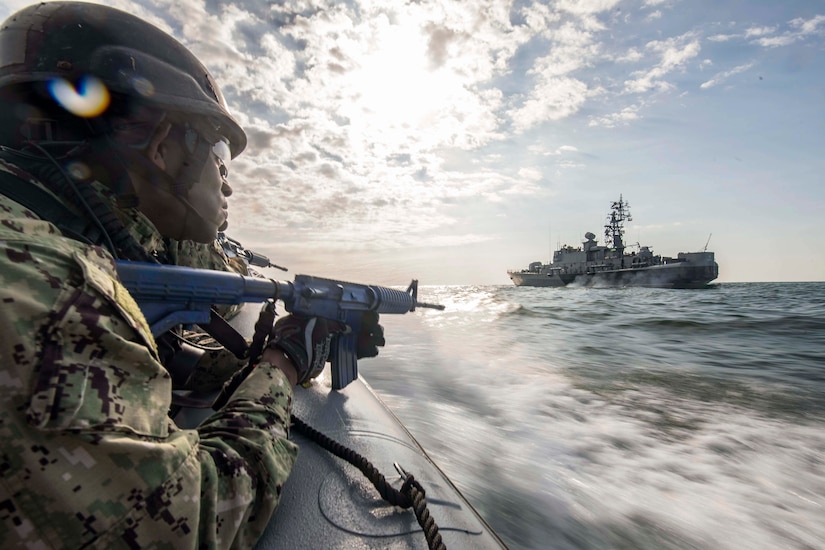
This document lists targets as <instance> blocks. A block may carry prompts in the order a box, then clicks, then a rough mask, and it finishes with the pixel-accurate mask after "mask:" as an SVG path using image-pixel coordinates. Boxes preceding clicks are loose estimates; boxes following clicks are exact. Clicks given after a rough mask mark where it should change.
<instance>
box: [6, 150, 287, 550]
mask: <svg viewBox="0 0 825 550" xmlns="http://www.w3.org/2000/svg"><path fill="white" fill-rule="evenodd" d="M0 170H7V171H10V170H11V168H10V167H9V166H8V165H7V164H5V163H4V162H3V161H0ZM135 220H136V221H135V224H136V227H137V228H138V230H139V231H144V230H146V229H147V228H151V226H146V225H142V224H141V222H142V221H143V220H140V218H139V217H136V218H135ZM146 223H148V222H146ZM146 236H147V237H151V238H152V239H154V240H157V239H156V234H155V236H154V237H153V236H152V233H151V231H148V232H146ZM0 302H2V308H0V541H2V546H3V548H24V547H25V548H79V547H93V548H106V549H109V548H175V549H177V548H223V547H236V548H241V547H250V546H252V545H253V544H254V542H255V541H256V540H257V538H258V537H259V535H260V533H261V532H262V530H263V529H264V527H265V526H266V524H267V522H268V521H269V518H270V516H271V514H272V512H273V511H274V509H275V507H276V506H277V503H278V499H279V496H280V492H281V487H282V485H283V483H284V482H285V481H286V478H287V476H288V474H289V471H290V469H291V467H292V465H293V463H294V461H295V458H296V454H297V449H296V447H295V445H293V444H292V443H291V442H289V441H288V440H287V438H286V436H287V429H288V428H287V427H288V422H289V409H290V406H291V399H292V393H291V389H290V386H289V383H288V382H287V381H286V378H285V377H284V375H283V374H282V373H281V371H280V370H278V369H277V368H275V367H273V366H272V365H269V364H268V363H262V364H260V365H259V366H258V368H256V369H254V370H253V371H252V373H251V374H250V375H249V376H248V378H247V379H246V380H245V381H244V382H242V383H241V384H240V386H239V389H238V390H237V391H236V392H235V393H234V394H233V396H232V398H231V400H230V401H229V403H228V404H227V405H226V406H225V407H224V408H223V409H222V410H221V411H219V412H217V413H216V414H214V415H213V416H211V417H210V418H208V419H207V420H206V421H205V422H204V423H202V424H201V425H200V426H199V427H198V428H197V430H184V429H180V428H179V427H177V426H176V425H175V424H174V423H173V422H172V421H171V420H170V419H169V418H168V417H167V415H166V412H167V410H168V409H169V406H170V400H171V380H170V377H169V375H168V373H167V371H166V370H165V369H164V368H163V366H162V365H161V364H160V363H159V362H158V355H157V350H156V348H155V342H154V340H153V339H152V337H151V334H150V332H149V329H148V327H147V325H146V322H145V320H144V319H143V316H142V315H141V314H140V313H139V310H138V309H137V305H136V304H135V302H134V301H133V300H132V298H131V296H130V295H129V293H128V292H127V291H126V290H125V289H124V288H123V287H122V286H121V285H120V283H119V282H118V281H117V279H116V276H115V270H114V264H113V262H112V258H111V257H110V256H109V255H108V253H106V252H105V251H103V250H102V249H100V248H98V247H93V246H87V245H84V244H81V243H79V242H77V241H73V240H70V239H66V238H64V237H62V236H61V235H60V234H59V232H58V231H57V229H56V228H55V227H54V226H53V225H52V224H50V223H47V222H44V221H41V220H39V219H37V216H35V215H34V214H33V213H32V212H30V211H28V210H26V209H25V208H23V207H22V206H20V205H19V204H17V203H15V202H13V201H11V200H10V199H7V198H5V197H3V196H2V195H0Z"/></svg>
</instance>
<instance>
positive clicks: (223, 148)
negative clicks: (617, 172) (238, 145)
mask: <svg viewBox="0 0 825 550" xmlns="http://www.w3.org/2000/svg"><path fill="white" fill-rule="evenodd" d="M212 152H213V153H215V156H216V157H218V158H219V159H221V162H223V163H224V164H229V161H230V160H231V159H232V152H231V151H230V150H229V143H227V142H226V141H225V140H224V139H223V138H221V139H219V140H218V141H217V142H215V144H214V145H213V146H212Z"/></svg>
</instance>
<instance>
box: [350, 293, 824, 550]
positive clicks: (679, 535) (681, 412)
mask: <svg viewBox="0 0 825 550" xmlns="http://www.w3.org/2000/svg"><path fill="white" fill-rule="evenodd" d="M419 292H420V299H422V300H424V301H428V302H437V303H441V304H443V305H445V306H446V309H445V310H444V311H437V310H418V311H416V312H414V313H411V314H408V315H385V316H382V318H381V323H382V325H383V326H384V328H385V335H386V338H387V345H386V346H385V347H384V348H382V350H381V353H380V355H379V356H378V357H377V358H375V359H369V360H364V361H361V365H360V369H361V373H362V374H363V376H364V378H365V380H366V381H367V382H368V383H369V384H370V385H371V386H372V387H373V389H374V390H375V391H376V392H377V393H378V394H379V395H380V396H381V398H382V399H383V400H384V401H385V402H386V403H387V405H388V406H389V407H390V408H391V409H392V410H393V411H394V412H395V414H396V415H397V416H398V417H399V418H400V419H401V420H402V421H403V422H404V423H405V424H406V425H407V427H408V429H409V430H410V431H411V432H412V433H413V435H414V436H415V437H416V439H418V441H419V442H420V443H421V445H422V446H423V447H424V448H425V449H426V450H427V452H428V453H429V454H430V456H431V457H432V458H433V459H434V460H435V462H436V463H437V464H438V465H439V466H440V467H441V468H442V469H443V470H444V471H445V472H446V473H447V474H448V475H449V476H450V478H451V479H452V480H453V482H454V483H455V484H456V485H457V486H458V487H459V489H461V491H462V492H463V493H464V495H465V496H466V497H467V498H468V500H469V501H470V502H471V503H472V504H473V506H474V507H475V508H476V509H477V510H478V511H479V513H480V514H481V515H482V516H483V517H484V518H485V519H486V520H487V522H488V523H489V524H490V525H491V526H492V527H493V529H494V530H495V531H496V532H497V533H498V534H499V536H500V537H501V538H502V539H503V540H504V541H505V542H506V543H507V544H508V546H509V547H510V548H513V549H521V548H524V549H542V550H545V549H651V550H652V549H656V550H662V549H713V550H726V549H731V550H732V549H737V550H738V549H745V548H747V549H750V550H754V549H771V550H773V549H776V548H782V549H825V283H721V284H717V285H714V286H712V287H710V288H707V289H702V290H667V289H645V288H621V289H609V288H569V287H568V288H555V289H553V288H526V287H515V286H444V287H438V286H429V287H422V288H421V289H420V291H419ZM413 473H414V472H413ZM435 520H436V522H437V521H438V518H435Z"/></svg>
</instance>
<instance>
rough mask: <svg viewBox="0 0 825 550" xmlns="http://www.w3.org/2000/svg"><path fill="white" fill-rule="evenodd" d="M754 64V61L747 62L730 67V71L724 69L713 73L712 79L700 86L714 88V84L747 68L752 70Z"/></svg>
mask: <svg viewBox="0 0 825 550" xmlns="http://www.w3.org/2000/svg"><path fill="white" fill-rule="evenodd" d="M753 66H754V63H752V62H751V63H745V64H744V65H739V66H737V67H734V68H733V69H730V70H728V71H723V72H721V73H717V74H715V75H713V78H711V79H710V80H708V81H706V82H703V83H702V84H701V85H700V86H699V87H700V88H702V89H703V90H705V89H707V88H712V87H713V86H716V85H718V84H720V83H722V82H724V81H725V80H727V79H728V78H730V77H731V76H733V75H736V74H739V73H743V72H745V71H747V70H750V69H751V67H753Z"/></svg>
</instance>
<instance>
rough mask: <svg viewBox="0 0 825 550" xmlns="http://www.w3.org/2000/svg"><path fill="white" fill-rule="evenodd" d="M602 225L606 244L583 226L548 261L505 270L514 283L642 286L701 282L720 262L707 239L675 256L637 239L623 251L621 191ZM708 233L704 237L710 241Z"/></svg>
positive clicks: (626, 217)
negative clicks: (580, 235)
mask: <svg viewBox="0 0 825 550" xmlns="http://www.w3.org/2000/svg"><path fill="white" fill-rule="evenodd" d="M607 221H608V223H607V224H606V225H605V226H604V227H605V231H604V236H605V244H606V245H609V246H599V245H598V243H597V242H596V235H594V234H593V233H591V232H589V231H588V232H587V233H585V235H584V238H585V241H584V243H583V244H582V246H581V247H572V246H568V245H564V246H562V247H561V248H560V249H559V250H556V251H555V252H554V253H553V262H552V263H549V264H544V263H542V262H533V263H531V264H530V265H529V266H528V267H527V269H522V270H518V271H516V270H511V271H508V272H507V274H508V275H509V276H510V280H512V281H513V283H515V285H516V286H566V285H570V284H574V285H577V286H644V287H658V288H704V287H706V286H707V285H708V283H710V282H711V281H713V280H714V279H716V278H717V277H718V276H719V265H718V264H717V263H716V261H715V260H714V255H713V252H708V251H707V244H705V248H704V250H702V251H701V252H679V253H678V254H677V256H676V257H675V258H672V257H668V256H661V255H656V254H653V251H652V250H651V249H650V247H649V246H641V245H639V244H638V243H637V244H635V245H632V248H633V250H631V251H630V252H628V251H627V248H628V247H626V246H625V244H624V239H623V236H624V222H625V221H632V218H631V216H630V205H629V204H627V202H625V201H624V199H623V198H622V196H621V195H619V200H618V201H616V202H613V203H612V204H611V207H610V213H609V214H608V216H607ZM709 240H710V239H708V241H709Z"/></svg>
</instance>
